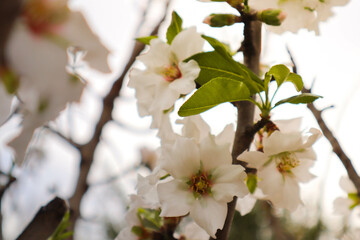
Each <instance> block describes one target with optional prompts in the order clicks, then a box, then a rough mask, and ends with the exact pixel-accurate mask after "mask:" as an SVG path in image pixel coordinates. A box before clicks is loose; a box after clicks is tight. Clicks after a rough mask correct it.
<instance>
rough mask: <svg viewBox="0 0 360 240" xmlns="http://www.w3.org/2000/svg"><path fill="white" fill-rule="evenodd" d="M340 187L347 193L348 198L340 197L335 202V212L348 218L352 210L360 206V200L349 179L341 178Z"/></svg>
mask: <svg viewBox="0 0 360 240" xmlns="http://www.w3.org/2000/svg"><path fill="white" fill-rule="evenodd" d="M340 187H341V188H342V189H343V190H344V191H345V192H346V193H347V197H345V198H344V197H338V198H336V199H335V200H334V212H335V213H336V214H341V215H345V216H347V215H349V214H350V213H351V210H353V209H354V208H355V207H357V206H359V205H360V198H359V196H358V194H357V190H356V188H355V185H354V183H353V182H352V181H351V180H350V179H349V177H347V176H346V177H345V176H342V177H341V178H340Z"/></svg>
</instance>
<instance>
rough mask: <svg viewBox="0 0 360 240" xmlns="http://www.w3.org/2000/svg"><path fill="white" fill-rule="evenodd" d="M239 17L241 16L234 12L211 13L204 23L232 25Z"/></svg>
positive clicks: (221, 25) (220, 25) (213, 25)
mask: <svg viewBox="0 0 360 240" xmlns="http://www.w3.org/2000/svg"><path fill="white" fill-rule="evenodd" d="M237 18H239V17H238V16H235V15H232V14H211V15H210V16H207V17H206V18H205V19H204V21H203V23H206V24H208V25H210V26H211V27H223V26H230V25H233V24H234V23H235V22H237V21H236V20H237Z"/></svg>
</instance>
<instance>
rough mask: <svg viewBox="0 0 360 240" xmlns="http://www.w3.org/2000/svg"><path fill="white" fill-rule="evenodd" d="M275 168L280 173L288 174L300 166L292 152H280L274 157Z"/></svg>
mask: <svg viewBox="0 0 360 240" xmlns="http://www.w3.org/2000/svg"><path fill="white" fill-rule="evenodd" d="M275 163H276V168H277V169H278V171H279V172H281V173H290V172H291V169H293V168H295V167H297V166H299V165H300V161H299V159H298V158H297V157H296V156H295V154H294V153H292V152H282V153H279V154H277V155H276V156H275Z"/></svg>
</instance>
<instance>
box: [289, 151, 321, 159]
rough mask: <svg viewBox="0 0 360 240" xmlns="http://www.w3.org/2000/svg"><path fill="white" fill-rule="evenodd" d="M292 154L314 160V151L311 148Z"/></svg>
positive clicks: (299, 157)
mask: <svg viewBox="0 0 360 240" xmlns="http://www.w3.org/2000/svg"><path fill="white" fill-rule="evenodd" d="M294 154H295V156H296V157H297V158H298V159H308V160H316V153H315V151H314V149H312V148H306V149H303V150H300V151H298V152H295V153H294Z"/></svg>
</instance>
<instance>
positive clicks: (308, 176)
mask: <svg viewBox="0 0 360 240" xmlns="http://www.w3.org/2000/svg"><path fill="white" fill-rule="evenodd" d="M313 165H314V162H313V161H311V160H305V159H303V160H301V162H300V165H299V166H297V167H295V168H293V169H292V170H291V172H292V173H293V174H294V176H295V178H296V180H297V181H299V182H308V181H310V180H312V179H314V178H315V175H313V174H312V173H310V171H309V169H310V168H311V167H312V166H313Z"/></svg>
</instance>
